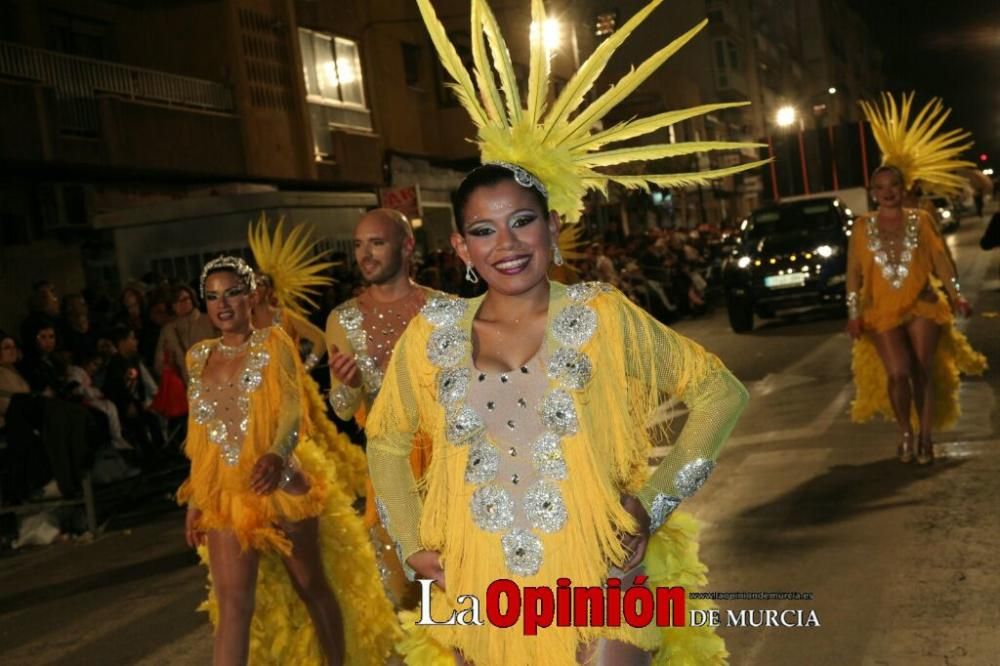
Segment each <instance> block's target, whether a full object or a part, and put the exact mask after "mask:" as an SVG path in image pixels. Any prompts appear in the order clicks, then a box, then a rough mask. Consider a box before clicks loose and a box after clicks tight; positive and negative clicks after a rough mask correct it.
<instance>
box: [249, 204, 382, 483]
mask: <svg viewBox="0 0 1000 666" xmlns="http://www.w3.org/2000/svg"><path fill="white" fill-rule="evenodd" d="M248 237H249V241H250V251H251V252H253V256H254V261H256V262H257V267H258V268H259V269H260V271H258V272H256V273H255V276H256V278H257V302H256V303H255V305H254V309H253V325H254V327H256V328H265V327H267V326H278V327H281V329H282V330H283V331H285V333H287V334H288V336H289V337H290V338H291V339H292V342H294V343H295V348H296V349H297V350H299V353H300V355H301V356H304V360H303V369H304V370H305V372H304V373H303V375H302V381H303V383H304V384H305V386H306V389H307V397H308V398H309V403H308V406H307V408H308V409H309V417H310V419H311V421H312V423H313V441H315V442H316V443H317V444H318V445H319V446H320V448H322V449H324V450H326V452H327V455H328V456H329V457H330V459H331V462H333V464H334V465H335V467H336V469H337V481H338V482H339V483H340V485H341V487H342V488H343V489H344V491H345V492H347V494H349V495H351V496H353V497H362V496H364V494H365V488H366V484H367V482H368V464H367V462H366V460H365V453H364V451H363V450H362V449H361V447H360V446H358V445H356V444H354V443H353V442H351V440H350V438H349V437H348V436H347V435H346V434H344V433H342V432H339V431H338V430H337V427H336V426H335V425H334V424H333V423H331V422H330V420H329V419H328V418H327V415H326V400H325V399H324V398H323V396H322V393H321V392H320V389H319V385H318V384H317V383H316V381H315V380H313V378H312V377H311V376H310V375H309V371H311V370H312V369H313V368H314V367H315V366H316V365H317V364H319V362H320V360H322V358H323V357H324V356H325V355H326V337H325V336H324V334H323V331H322V330H320V329H319V327H318V326H315V325H314V324H313V323H312V322H310V321H309V320H308V319H307V318H306V316H305V307H306V306H307V305H309V306H312V307H316V303H315V302H314V301H313V299H312V297H313V296H314V295H315V294H316V291H317V289H318V288H320V287H324V286H328V285H330V284H331V283H332V282H333V280H332V279H331V278H329V277H327V276H326V275H324V274H323V273H324V271H325V270H326V269H327V268H330V267H331V266H332V265H333V264H331V263H330V262H327V261H323V260H322V256H317V255H316V254H315V249H314V248H315V245H314V242H313V238H312V233H311V232H310V231H309V229H308V228H307V227H306V226H305V225H299V226H296V227H294V228H293V229H292V231H291V232H290V233H289V234H287V235H285V233H284V220H279V221H278V224H277V226H276V227H275V229H274V232H273V234H272V233H271V232H269V230H268V224H267V218H266V217H264V216H263V215H261V217H260V220H258V222H257V224H256V225H253V224H251V225H250V229H249V232H248Z"/></svg>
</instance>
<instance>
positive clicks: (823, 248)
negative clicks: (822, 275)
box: [816, 245, 837, 259]
mask: <svg viewBox="0 0 1000 666" xmlns="http://www.w3.org/2000/svg"><path fill="white" fill-rule="evenodd" d="M816 254H818V255H819V256H821V257H823V258H824V259H829V258H830V257H832V256H833V255H835V254H837V248H835V247H831V246H829V245H820V246H819V247H818V248H816Z"/></svg>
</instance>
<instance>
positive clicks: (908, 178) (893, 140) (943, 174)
mask: <svg viewBox="0 0 1000 666" xmlns="http://www.w3.org/2000/svg"><path fill="white" fill-rule="evenodd" d="M914 96H915V93H912V92H911V93H910V94H908V95H906V94H904V95H903V97H902V99H901V101H900V104H899V105H898V106H897V105H896V100H894V99H893V98H892V95H890V94H889V93H882V108H881V109H880V108H878V107H877V106H876V105H875V104H872V103H869V102H864V101H863V102H861V103H860V104H861V109H862V110H863V111H864V112H865V117H866V118H867V119H868V122H869V123H871V126H872V133H873V134H874V135H875V141H876V143H878V147H879V149H880V150H881V151H882V164H885V165H889V166H894V167H896V168H897V169H899V170H900V172H902V174H903V185H904V187H906V188H907V189H909V188H910V187H912V186H913V184H914V183H915V182H917V181H920V183H921V185H922V186H923V188H924V190H926V191H928V192H939V193H941V194H949V193H952V192H955V191H959V190H961V189H962V187H963V185H965V182H966V181H965V179H964V178H962V177H961V176H959V175H957V174H955V173H954V171H955V170H956V169H961V168H963V167H974V166H975V164H973V163H972V162H967V161H965V160H960V159H956V158H957V157H958V156H959V155H961V154H962V151H965V150H968V149H969V148H971V147H972V141H970V140H969V139H970V138H971V136H972V135H971V134H970V133H969V132H966V131H963V130H961V129H953V130H949V131H947V132H941V131H940V130H941V126H942V125H944V121H945V120H947V119H948V116H949V115H951V109H946V108H945V107H944V105H943V104H942V103H941V100H940V99H938V98H937V97H935V98H933V99H932V100H931V101H929V102H927V104H926V105H924V108H923V109H921V110H920V113H918V114H917V116H916V117H915V118H914V119H913V121H912V122H911V121H910V109H911V107H912V106H913V97H914Z"/></svg>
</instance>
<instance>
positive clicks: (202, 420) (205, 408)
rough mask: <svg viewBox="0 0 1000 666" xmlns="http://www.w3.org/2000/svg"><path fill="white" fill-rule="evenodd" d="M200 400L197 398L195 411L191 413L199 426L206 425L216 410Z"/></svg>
mask: <svg viewBox="0 0 1000 666" xmlns="http://www.w3.org/2000/svg"><path fill="white" fill-rule="evenodd" d="M199 398H200V393H199ZM199 398H195V403H194V409H193V410H192V412H191V417H192V418H193V419H194V422H195V423H197V424H198V425H205V424H206V423H208V422H209V421H210V420H211V419H212V417H213V416H214V415H215V409H213V408H212V405H211V404H209V403H208V402H207V401H203V400H200V399H199Z"/></svg>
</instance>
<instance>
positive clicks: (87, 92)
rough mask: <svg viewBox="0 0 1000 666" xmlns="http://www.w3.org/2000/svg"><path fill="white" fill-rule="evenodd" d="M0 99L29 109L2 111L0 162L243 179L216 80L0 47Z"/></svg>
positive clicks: (230, 116) (228, 110) (226, 104)
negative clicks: (238, 176)
mask: <svg viewBox="0 0 1000 666" xmlns="http://www.w3.org/2000/svg"><path fill="white" fill-rule="evenodd" d="M0 97H2V98H7V99H11V100H22V101H23V102H25V105H24V106H22V107H21V110H20V111H18V112H17V113H14V112H12V110H11V109H10V108H5V109H3V111H0V114H2V115H0V118H2V122H0V126H2V128H0V136H2V138H4V139H8V138H9V139H12V140H13V143H11V142H8V141H6V140H5V141H0V158H4V159H12V160H27V161H46V162H48V161H55V162H60V163H69V164H73V163H77V164H88V165H103V166H113V167H127V168H140V169H142V168H149V169H167V170H171V171H188V172H198V173H226V174H235V173H238V172H240V171H242V170H243V163H244V160H243V147H242V139H241V134H240V129H239V121H238V118H237V117H236V116H235V114H234V111H235V104H234V102H233V94H232V91H231V90H230V89H229V88H228V87H227V86H225V85H222V84H220V83H216V82H214V81H205V80H202V79H195V78H191V77H187V76H179V75H176V74H170V73H167V72H160V71H156V70H150V69H143V68H140V67H130V66H127V65H121V64H118V63H113V62H107V61H102V60H94V59H91V58H80V57H77V56H69V55H65V54H62V53H58V52H54V51H46V50H43V49H36V48H32V47H28V46H24V45H21V44H15V43H11V42H3V41H0ZM8 135H9V136H8ZM19 136H31V137H34V138H33V140H32V142H31V143H32V145H34V146H36V147H35V148H32V147H31V146H30V145H28V144H27V142H25V141H17V138H18V137H19ZM22 144H23V145H22Z"/></svg>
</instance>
